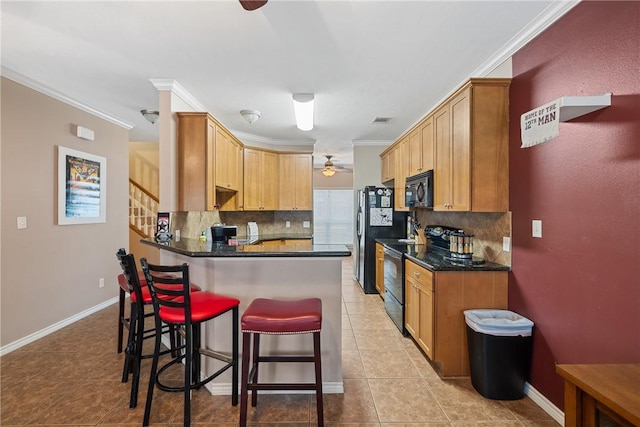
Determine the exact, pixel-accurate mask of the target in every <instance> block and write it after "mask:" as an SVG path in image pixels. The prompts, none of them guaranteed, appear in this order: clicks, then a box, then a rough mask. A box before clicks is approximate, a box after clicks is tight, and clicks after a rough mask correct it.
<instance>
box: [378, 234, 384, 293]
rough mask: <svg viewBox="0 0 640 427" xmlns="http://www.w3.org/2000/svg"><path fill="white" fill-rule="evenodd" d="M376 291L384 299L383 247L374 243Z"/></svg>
mask: <svg viewBox="0 0 640 427" xmlns="http://www.w3.org/2000/svg"><path fill="white" fill-rule="evenodd" d="M376 290H377V291H378V293H379V294H380V296H381V297H382V299H384V245H382V244H380V243H376Z"/></svg>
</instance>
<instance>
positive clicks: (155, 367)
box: [142, 319, 162, 426]
mask: <svg viewBox="0 0 640 427" xmlns="http://www.w3.org/2000/svg"><path fill="white" fill-rule="evenodd" d="M161 336H162V324H161V323H160V321H159V320H158V319H156V337H155V345H154V347H153V361H152V362H151V376H150V378H149V391H148V392H147V403H146V404H145V406H144V418H143V420H142V425H143V426H148V425H149V416H150V415H151V402H152V400H153V388H154V386H155V385H156V377H157V374H158V357H159V354H160V341H161Z"/></svg>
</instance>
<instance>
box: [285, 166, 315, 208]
mask: <svg viewBox="0 0 640 427" xmlns="http://www.w3.org/2000/svg"><path fill="white" fill-rule="evenodd" d="M279 160H280V167H279V170H278V174H279V181H280V184H279V191H278V192H279V209H280V210H312V209H313V205H312V200H313V184H312V180H313V175H312V174H313V160H312V157H311V155H310V154H280V155H279Z"/></svg>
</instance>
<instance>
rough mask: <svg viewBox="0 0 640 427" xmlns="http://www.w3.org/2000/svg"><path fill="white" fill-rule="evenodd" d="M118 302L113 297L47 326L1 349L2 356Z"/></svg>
mask: <svg viewBox="0 0 640 427" xmlns="http://www.w3.org/2000/svg"><path fill="white" fill-rule="evenodd" d="M117 301H118V297H113V298H111V299H109V300H107V301H105V302H103V303H100V304H98V305H96V306H93V307H91V308H88V309H86V310H85V311H83V312H80V313H78V314H75V315H73V316H71V317H68V318H66V319H64V320H61V321H60V322H58V323H54V324H53V325H51V326H47V327H46V328H44V329H41V330H39V331H37V332H34V333H32V334H30V335H27V336H26V337H24V338H21V339H19V340H16V341H14V342H12V343H10V344H7V345H5V346H3V347H2V348H0V356H4V355H5V354H9V353H11V352H12V351H15V350H17V349H19V348H20V347H24V346H25V345H27V344H30V343H32V342H34V341H36V340H39V339H40V338H43V337H46V336H47V335H49V334H52V333H54V332H55V331H57V330H59V329H62V328H64V327H65V326H69V325H70V324H72V323H74V322H77V321H78V320H80V319H82V318H85V317H87V316H89V315H91V314H93V313H96V312H98V311H100V310H102V309H103V308H106V307H109V306H110V305H112V304H115V303H116V302H117Z"/></svg>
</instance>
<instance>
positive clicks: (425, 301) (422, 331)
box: [416, 274, 435, 360]
mask: <svg viewBox="0 0 640 427" xmlns="http://www.w3.org/2000/svg"><path fill="white" fill-rule="evenodd" d="M429 277H431V274H429ZM427 280H428V281H429V282H430V281H431V279H430V278H429V279H427ZM425 285H426V286H425ZM418 299H419V304H418V306H419V309H418V324H419V325H420V328H419V330H418V336H417V337H416V341H418V345H420V347H422V349H423V350H424V352H425V354H426V355H427V356H428V357H429V359H431V360H433V356H434V351H433V350H434V348H433V336H434V330H435V324H434V310H433V302H434V298H433V290H432V289H431V287H430V284H429V283H424V284H420V285H419V286H418Z"/></svg>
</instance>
